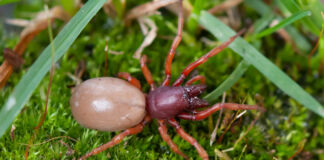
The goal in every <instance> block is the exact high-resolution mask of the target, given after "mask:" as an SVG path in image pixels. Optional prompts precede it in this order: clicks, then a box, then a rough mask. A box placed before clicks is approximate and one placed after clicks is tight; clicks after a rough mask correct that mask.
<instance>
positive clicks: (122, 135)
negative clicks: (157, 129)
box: [80, 115, 152, 160]
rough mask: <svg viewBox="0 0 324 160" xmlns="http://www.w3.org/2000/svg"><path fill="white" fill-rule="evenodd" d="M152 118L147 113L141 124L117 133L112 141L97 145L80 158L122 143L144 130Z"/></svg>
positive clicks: (81, 159)
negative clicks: (128, 137)
mask: <svg viewBox="0 0 324 160" xmlns="http://www.w3.org/2000/svg"><path fill="white" fill-rule="evenodd" d="M151 119H152V118H151V117H150V116H149V115H146V116H145V118H144V120H143V121H142V122H141V123H140V124H138V125H136V126H135V127H133V128H129V129H126V130H125V131H123V132H122V133H120V134H118V135H116V136H115V137H114V138H113V139H112V140H111V141H109V142H107V143H106V144H103V145H101V146H99V147H97V148H96V149H94V150H92V151H91V152H89V153H87V154H86V155H84V156H82V157H81V158H80V160H83V159H86V158H88V157H90V156H92V155H95V154H98V153H100V152H102V151H104V150H106V149H108V148H111V147H113V146H115V145H116V144H118V143H120V142H121V141H122V140H123V139H124V138H125V137H126V136H128V135H133V134H137V133H139V132H141V131H142V130H143V128H144V126H145V124H147V123H148V122H150V121H151Z"/></svg>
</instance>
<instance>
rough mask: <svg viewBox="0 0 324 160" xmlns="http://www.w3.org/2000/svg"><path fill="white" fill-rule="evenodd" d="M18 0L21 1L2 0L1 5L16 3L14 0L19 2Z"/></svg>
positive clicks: (0, 0)
mask: <svg viewBox="0 0 324 160" xmlns="http://www.w3.org/2000/svg"><path fill="white" fill-rule="evenodd" d="M18 1H20V0H0V5H5V4H9V3H14V2H18Z"/></svg>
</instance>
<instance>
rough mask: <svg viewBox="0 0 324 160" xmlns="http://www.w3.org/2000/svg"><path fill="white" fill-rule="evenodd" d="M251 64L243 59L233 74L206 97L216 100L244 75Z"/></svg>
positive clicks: (209, 99)
mask: <svg viewBox="0 0 324 160" xmlns="http://www.w3.org/2000/svg"><path fill="white" fill-rule="evenodd" d="M249 66H250V64H249V63H248V62H247V61H245V60H242V61H241V63H240V64H239V65H238V66H237V67H236V68H235V70H234V71H233V72H232V73H231V75H230V76H229V77H228V78H227V79H226V80H225V81H224V82H223V83H222V84H220V85H219V86H218V87H217V88H216V89H215V90H214V91H212V92H211V93H209V94H208V95H206V96H205V97H204V99H205V100H206V101H208V102H209V103H212V102H214V101H215V100H216V99H217V98H218V97H219V96H221V95H222V94H223V93H224V92H225V91H227V90H228V89H230V88H231V87H232V86H233V85H234V84H235V83H236V82H237V81H238V80H239V79H240V78H241V77H242V76H243V74H244V73H245V71H246V70H247V69H248V68H249Z"/></svg>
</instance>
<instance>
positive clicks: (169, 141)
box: [158, 120, 189, 159]
mask: <svg viewBox="0 0 324 160" xmlns="http://www.w3.org/2000/svg"><path fill="white" fill-rule="evenodd" d="M158 124H159V132H160V134H161V137H162V139H163V140H164V141H165V142H166V143H167V144H168V145H169V146H170V148H171V149H172V150H173V151H174V152H175V153H177V154H179V155H180V156H182V157H183V158H184V159H189V157H188V156H187V155H185V154H184V153H182V152H181V151H180V149H179V148H178V146H177V145H176V144H175V143H174V142H173V141H172V139H171V138H170V136H169V135H168V130H167V127H166V125H165V121H164V120H158Z"/></svg>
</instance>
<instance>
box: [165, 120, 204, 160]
mask: <svg viewBox="0 0 324 160" xmlns="http://www.w3.org/2000/svg"><path fill="white" fill-rule="evenodd" d="M168 122H169V124H170V125H171V126H173V127H174V128H176V130H177V133H178V134H179V135H180V136H181V137H182V138H183V139H184V140H186V141H187V142H189V143H190V144H191V145H193V146H194V147H195V148H196V150H197V152H198V153H199V155H200V157H201V158H202V159H203V160H208V154H207V152H206V151H205V149H204V148H203V147H201V146H200V144H199V143H198V142H197V140H196V139H194V138H193V137H191V136H190V135H189V134H188V133H186V132H185V131H184V130H183V129H182V128H181V126H180V125H179V123H178V122H177V121H176V120H175V119H173V118H172V119H169V120H168Z"/></svg>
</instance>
